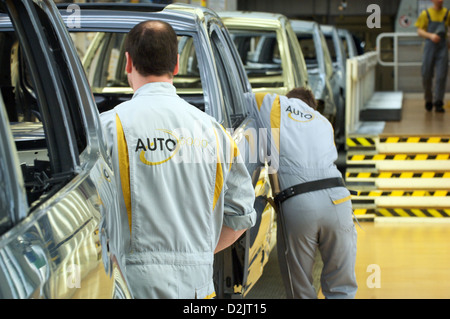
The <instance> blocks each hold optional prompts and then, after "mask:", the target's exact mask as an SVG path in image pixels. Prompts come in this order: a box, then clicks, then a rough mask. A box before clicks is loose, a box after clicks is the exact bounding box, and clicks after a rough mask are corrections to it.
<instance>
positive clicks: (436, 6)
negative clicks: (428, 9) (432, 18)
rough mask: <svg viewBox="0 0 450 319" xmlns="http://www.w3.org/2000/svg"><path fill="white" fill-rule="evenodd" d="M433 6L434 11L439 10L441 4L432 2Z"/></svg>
mask: <svg viewBox="0 0 450 319" xmlns="http://www.w3.org/2000/svg"><path fill="white" fill-rule="evenodd" d="M433 8H434V10H436V11H440V10H441V9H442V4H434V6H433Z"/></svg>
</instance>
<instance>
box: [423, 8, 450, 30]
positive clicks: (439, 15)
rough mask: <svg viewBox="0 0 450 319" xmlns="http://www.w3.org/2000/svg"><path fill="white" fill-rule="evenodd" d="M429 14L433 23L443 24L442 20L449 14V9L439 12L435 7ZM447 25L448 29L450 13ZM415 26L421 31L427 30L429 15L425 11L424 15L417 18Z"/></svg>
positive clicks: (430, 9) (429, 9)
mask: <svg viewBox="0 0 450 319" xmlns="http://www.w3.org/2000/svg"><path fill="white" fill-rule="evenodd" d="M428 13H429V14H430V18H431V21H435V22H441V21H442V20H444V17H445V14H446V13H447V9H446V8H442V9H441V10H439V11H438V10H436V9H434V8H433V7H431V8H428ZM445 25H446V26H447V27H448V26H450V13H449V14H448V16H447V20H446V21H445ZM415 26H416V27H417V28H419V29H423V30H427V28H428V16H427V13H426V11H425V10H423V11H422V13H421V14H420V15H419V18H417V21H416V23H415Z"/></svg>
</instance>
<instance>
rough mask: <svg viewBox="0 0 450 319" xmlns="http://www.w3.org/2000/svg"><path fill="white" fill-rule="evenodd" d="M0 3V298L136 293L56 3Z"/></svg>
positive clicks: (88, 104)
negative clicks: (126, 269)
mask: <svg viewBox="0 0 450 319" xmlns="http://www.w3.org/2000/svg"><path fill="white" fill-rule="evenodd" d="M0 9H1V12H2V13H0V42H1V50H2V51H1V58H0V63H1V68H2V79H1V91H0V92H1V99H0V121H1V123H0V149H1V152H0V176H1V180H2V182H1V183H0V188H1V189H0V194H1V196H0V298H113V297H118V298H123V297H127V298H129V297H132V294H131V292H130V291H129V289H128V286H127V280H126V276H125V275H124V273H123V269H124V268H123V266H124V264H123V260H124V259H123V257H124V255H123V251H124V250H123V246H122V242H123V241H122V239H123V236H124V234H126V231H127V229H128V226H127V224H126V223H127V222H126V219H125V223H123V221H124V220H123V219H122V216H121V215H120V213H119V211H118V209H117V208H118V203H117V197H116V187H115V183H114V180H113V179H111V176H112V170H111V165H110V159H109V158H108V156H107V155H106V153H105V145H104V143H103V135H102V131H101V129H100V123H99V114H98V111H97V108H96V105H95V102H94V100H93V98H92V93H91V91H90V88H89V84H88V81H87V79H86V77H85V75H84V71H83V68H82V65H81V63H80V60H79V58H78V56H77V54H76V51H75V48H74V46H73V43H72V41H71V39H70V36H69V34H68V33H67V30H66V28H65V25H64V23H63V22H62V20H61V17H60V15H59V12H58V9H57V8H56V6H55V5H54V3H53V2H52V1H48V0H42V1H31V0H14V1H7V0H2V1H0ZM5 12H7V13H8V14H6V13H5ZM8 15H9V16H10V17H11V20H12V23H11V20H10V17H9V16H8ZM124 217H125V216H124ZM125 218H126V217H125Z"/></svg>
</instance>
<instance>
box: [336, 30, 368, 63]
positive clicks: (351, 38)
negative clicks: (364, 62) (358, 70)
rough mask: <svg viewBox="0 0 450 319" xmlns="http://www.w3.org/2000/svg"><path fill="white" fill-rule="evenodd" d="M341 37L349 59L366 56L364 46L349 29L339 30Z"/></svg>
mask: <svg viewBox="0 0 450 319" xmlns="http://www.w3.org/2000/svg"><path fill="white" fill-rule="evenodd" d="M337 31H338V34H339V36H340V37H341V41H342V45H343V47H344V51H345V53H346V56H347V59H351V58H354V57H356V56H358V55H362V54H364V46H363V44H362V43H361V41H360V40H359V39H358V38H357V37H356V36H355V35H353V34H352V33H351V32H350V31H349V30H347V29H340V28H339V29H337Z"/></svg>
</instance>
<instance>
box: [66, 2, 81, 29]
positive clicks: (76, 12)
mask: <svg viewBox="0 0 450 319" xmlns="http://www.w3.org/2000/svg"><path fill="white" fill-rule="evenodd" d="M66 12H67V13H70V15H69V16H68V18H67V26H68V27H69V28H74V29H79V28H81V9H80V6H79V5H77V4H70V5H68V6H67V9H66Z"/></svg>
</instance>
